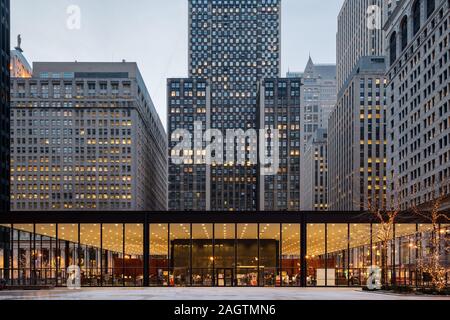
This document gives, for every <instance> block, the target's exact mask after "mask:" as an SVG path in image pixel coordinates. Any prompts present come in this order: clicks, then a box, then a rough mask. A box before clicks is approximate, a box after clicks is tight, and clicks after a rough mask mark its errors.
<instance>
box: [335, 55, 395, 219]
mask: <svg viewBox="0 0 450 320" xmlns="http://www.w3.org/2000/svg"><path fill="white" fill-rule="evenodd" d="M385 67H386V65H385V58H384V57H363V58H361V59H360V61H359V63H358V64H357V66H356V67H355V69H354V71H353V73H352V75H351V76H350V78H349V79H348V81H347V83H346V85H345V86H344V89H343V90H342V91H341V92H340V93H339V95H338V102H337V105H336V108H335V109H334V111H333V113H332V114H331V117H330V120H329V124H328V201H329V209H330V210H334V211H343V210H364V209H367V208H368V206H369V204H370V205H372V206H375V205H383V204H384V202H383V200H384V199H385V192H386V174H385V164H386V143H387V141H386V138H387V137H386V124H385V119H386V101H385V100H386V94H385V86H386V84H385V83H386V81H385V77H384V74H385Z"/></svg>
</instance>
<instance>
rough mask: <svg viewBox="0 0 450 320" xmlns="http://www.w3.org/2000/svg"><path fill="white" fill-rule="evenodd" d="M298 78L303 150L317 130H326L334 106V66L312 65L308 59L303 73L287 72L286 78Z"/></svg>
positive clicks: (335, 98)
mask: <svg viewBox="0 0 450 320" xmlns="http://www.w3.org/2000/svg"><path fill="white" fill-rule="evenodd" d="M296 75H298V76H300V77H301V78H302V80H303V86H302V117H301V121H302V123H301V127H302V131H301V134H302V140H303V149H304V147H306V144H307V143H308V141H309V139H310V138H311V137H312V136H314V134H315V132H316V130H317V129H319V128H325V129H326V128H328V118H329V117H330V114H331V111H333V108H334V107H335V105H336V100H337V97H336V95H337V93H336V65H333V64H314V62H313V60H312V58H311V57H310V58H309V60H308V63H307V65H306V68H305V71H304V72H303V73H299V72H288V74H287V76H288V77H294V76H296Z"/></svg>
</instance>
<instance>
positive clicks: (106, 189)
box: [11, 62, 167, 211]
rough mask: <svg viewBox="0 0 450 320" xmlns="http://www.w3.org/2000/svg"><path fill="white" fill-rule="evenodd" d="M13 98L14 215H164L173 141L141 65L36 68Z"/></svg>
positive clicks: (14, 84)
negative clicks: (75, 212)
mask: <svg viewBox="0 0 450 320" xmlns="http://www.w3.org/2000/svg"><path fill="white" fill-rule="evenodd" d="M11 97H12V106H11V122H12V126H11V163H12V165H11V184H12V186H11V210H14V211H25V210H27V211H29V210H33V211H51V210H100V211H106V210H117V211H119V210H120V211H122V210H129V211H130V210H146V211H156V210H166V208H167V160H166V150H167V144H166V143H167V136H166V133H165V131H164V128H163V126H162V123H161V121H160V119H159V117H158V114H157V112H156V109H155V107H154V106H153V103H152V100H151V98H150V95H149V93H148V91H147V88H146V86H145V83H144V81H143V79H142V77H141V74H140V72H139V69H138V67H137V65H136V63H127V62H121V63H78V62H73V63H72V62H71V63H56V62H55V63H34V64H33V75H32V77H31V78H13V79H11Z"/></svg>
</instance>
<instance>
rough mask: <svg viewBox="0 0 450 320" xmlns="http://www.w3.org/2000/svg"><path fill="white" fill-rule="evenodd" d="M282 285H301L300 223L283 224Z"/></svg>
mask: <svg viewBox="0 0 450 320" xmlns="http://www.w3.org/2000/svg"><path fill="white" fill-rule="evenodd" d="M282 236H283V244H282V248H281V251H282V257H281V259H282V260H281V263H282V272H281V282H280V283H279V284H278V279H277V285H281V286H300V284H301V283H300V281H301V280H300V225H299V224H283V225H282Z"/></svg>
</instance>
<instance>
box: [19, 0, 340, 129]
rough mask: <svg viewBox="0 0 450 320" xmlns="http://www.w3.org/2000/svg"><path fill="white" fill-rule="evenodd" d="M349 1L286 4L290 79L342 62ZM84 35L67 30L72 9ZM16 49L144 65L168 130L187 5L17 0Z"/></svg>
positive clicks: (162, 0) (153, 0)
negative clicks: (343, 14) (310, 67)
mask: <svg viewBox="0 0 450 320" xmlns="http://www.w3.org/2000/svg"><path fill="white" fill-rule="evenodd" d="M343 2H344V0H282V72H283V74H285V73H286V71H288V70H291V71H303V69H304V67H305V65H306V62H307V60H308V55H309V53H311V56H312V58H313V60H314V62H316V63H334V62H335V60H336V58H335V56H336V54H335V43H336V25H337V23H336V18H337V15H338V13H339V9H340V7H341V5H342V3H343ZM71 5H77V6H78V7H79V8H80V9H81V28H80V29H75V30H71V29H69V28H68V27H67V20H68V17H69V14H67V8H68V7H69V6H71ZM11 15H12V16H11V24H12V27H11V45H12V46H15V45H16V36H17V34H21V35H22V48H23V49H24V51H25V53H24V54H25V56H26V57H27V58H28V60H29V62H30V63H31V62H33V61H75V60H78V61H122V59H125V60H127V61H130V62H131V61H133V62H137V63H138V66H139V68H140V70H141V73H142V75H143V77H144V80H145V82H146V85H147V88H148V89H149V91H150V94H151V96H152V98H153V102H154V104H155V106H156V108H157V110H158V112H159V115H160V117H161V120H162V121H163V123H164V125H165V124H166V96H165V94H166V88H165V85H166V79H167V78H170V77H184V76H186V75H187V68H188V66H187V35H188V30H187V0H128V1H124V0H38V1H30V0H14V1H11Z"/></svg>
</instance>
